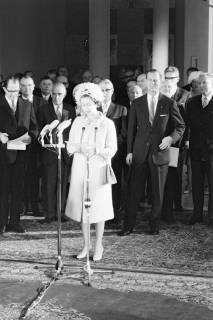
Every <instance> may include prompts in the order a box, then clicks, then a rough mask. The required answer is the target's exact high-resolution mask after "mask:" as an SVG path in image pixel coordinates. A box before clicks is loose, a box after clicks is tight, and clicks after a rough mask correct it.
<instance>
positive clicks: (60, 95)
mask: <svg viewBox="0 0 213 320" xmlns="http://www.w3.org/2000/svg"><path fill="white" fill-rule="evenodd" d="M65 95H66V91H65V88H64V87H63V86H56V87H54V88H53V92H52V101H53V103H54V104H55V105H56V106H60V105H61V104H62V102H63V100H64V97H65Z"/></svg>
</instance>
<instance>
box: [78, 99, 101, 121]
mask: <svg viewBox="0 0 213 320" xmlns="http://www.w3.org/2000/svg"><path fill="white" fill-rule="evenodd" d="M80 104H81V114H82V115H86V116H88V115H92V114H96V113H97V105H96V103H95V102H94V101H93V100H92V99H91V98H90V97H82V98H81V100H80Z"/></svg>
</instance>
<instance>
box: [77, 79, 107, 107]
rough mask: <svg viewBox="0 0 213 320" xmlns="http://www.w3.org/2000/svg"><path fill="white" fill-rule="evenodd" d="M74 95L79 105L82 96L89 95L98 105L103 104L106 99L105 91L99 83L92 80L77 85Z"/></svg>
mask: <svg viewBox="0 0 213 320" xmlns="http://www.w3.org/2000/svg"><path fill="white" fill-rule="evenodd" d="M73 96H74V99H75V101H76V104H77V105H80V100H81V98H82V97H89V98H90V99H91V100H92V101H93V102H94V103H96V104H97V105H101V104H102V102H103V100H104V96H103V92H102V90H101V88H100V87H99V85H97V84H95V83H91V82H84V83H80V84H78V85H77V86H75V88H74V90H73Z"/></svg>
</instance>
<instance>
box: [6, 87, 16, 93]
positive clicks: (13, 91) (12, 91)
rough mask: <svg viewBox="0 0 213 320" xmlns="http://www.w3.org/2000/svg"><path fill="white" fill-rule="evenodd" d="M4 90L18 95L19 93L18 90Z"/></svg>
mask: <svg viewBox="0 0 213 320" xmlns="http://www.w3.org/2000/svg"><path fill="white" fill-rule="evenodd" d="M6 90H7V92H9V93H18V92H19V90H8V89H7V88H6Z"/></svg>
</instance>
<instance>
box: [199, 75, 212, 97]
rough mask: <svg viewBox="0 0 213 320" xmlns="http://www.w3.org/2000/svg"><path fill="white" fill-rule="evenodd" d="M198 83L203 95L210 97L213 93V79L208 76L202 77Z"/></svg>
mask: <svg viewBox="0 0 213 320" xmlns="http://www.w3.org/2000/svg"><path fill="white" fill-rule="evenodd" d="M198 81H199V86H200V91H201V94H202V95H204V96H208V95H210V94H212V93H213V79H211V78H208V77H206V76H200V77H199V79H198Z"/></svg>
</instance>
